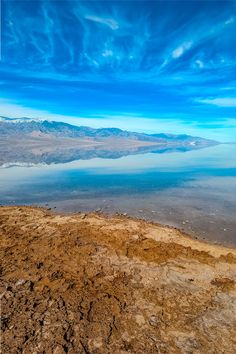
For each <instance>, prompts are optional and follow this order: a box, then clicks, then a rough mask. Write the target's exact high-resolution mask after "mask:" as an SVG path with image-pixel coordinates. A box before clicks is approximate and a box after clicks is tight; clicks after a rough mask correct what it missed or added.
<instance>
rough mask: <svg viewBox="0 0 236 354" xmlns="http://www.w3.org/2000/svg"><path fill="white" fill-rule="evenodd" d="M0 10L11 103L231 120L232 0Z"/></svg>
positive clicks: (11, 5)
mask: <svg viewBox="0 0 236 354" xmlns="http://www.w3.org/2000/svg"><path fill="white" fill-rule="evenodd" d="M3 14H4V17H3V24H2V37H3V38H2V61H1V63H0V73H1V80H2V81H1V83H0V88H1V92H2V97H3V98H5V99H8V100H10V101H12V102H18V103H19V105H20V106H27V107H32V109H36V110H37V109H40V110H42V108H43V106H45V107H46V108H47V109H46V111H47V110H48V111H50V112H52V111H54V113H55V114H58V113H59V112H63V114H64V115H65V116H67V114H66V111H67V112H68V113H70V114H71V115H73V116H76V115H78V116H80V113H81V112H85V111H86V110H87V111H90V113H94V112H97V113H98V112H99V113H106V112H107V111H109V112H112V111H113V112H116V111H129V112H131V113H132V112H140V113H142V114H143V115H150V116H162V117H163V116H166V117H169V116H171V117H174V116H175V117H180V116H182V117H189V119H190V120H195V119H197V120H198V119H200V118H199V117H204V118H202V119H212V118H216V117H218V116H219V115H222V110H223V114H224V116H225V117H229V118H235V113H234V109H235V98H236V89H235V88H236V83H235V79H234V77H235V72H236V60H235V58H236V39H235V36H234V33H235V31H236V21H235V18H236V17H235V14H236V3H235V2H233V1H224V2H220V1H219V2H218V1H217V2H214V4H213V3H212V2H211V1H201V2H197V3H196V2H192V1H189V2H186V1H178V2H175V1H172V2H163V1H160V2H159V1H150V2H149V1H138V2H134V1H130V2H112V1H109V2H106V1H101V2H99V1H96V2H94V1H66V0H65V1H64V0H61V1H44V0H39V1H35V2H34V8H32V6H30V2H29V1H26V0H22V1H16V0H12V1H3ZM219 108H220V110H219Z"/></svg>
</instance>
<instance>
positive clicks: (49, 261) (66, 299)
mask: <svg viewBox="0 0 236 354" xmlns="http://www.w3.org/2000/svg"><path fill="white" fill-rule="evenodd" d="M0 236H1V247H0V248H1V259H2V263H1V304H2V323H1V325H2V331H1V344H2V348H1V350H2V353H11V354H15V353H27V354H28V353H29V354H34V353H35V354H36V353H37V354H39V353H46V354H48V353H49V354H50V353H53V354H60V353H71V354H72V353H94V354H95V353H177V354H178V353H204V354H205V353H227V354H230V353H235V352H236V287H235V280H236V251H235V250H233V249H227V248H224V247H220V246H216V245H207V244H204V243H201V242H199V241H195V240H192V239H190V238H188V237H187V236H185V235H183V234H181V232H179V231H178V230H175V229H170V228H167V227H162V226H160V225H154V224H151V223H146V222H144V221H139V220H134V219H131V218H127V217H121V216H114V217H105V216H102V215H98V214H88V215H85V214H77V215H70V216H68V215H67V216H65V215H55V214H52V213H51V212H50V211H47V210H43V209H37V208H31V207H1V208H0Z"/></svg>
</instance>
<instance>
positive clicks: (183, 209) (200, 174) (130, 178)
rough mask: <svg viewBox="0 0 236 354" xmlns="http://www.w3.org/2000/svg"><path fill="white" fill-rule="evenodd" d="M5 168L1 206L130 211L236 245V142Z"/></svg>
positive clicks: (1, 174)
mask: <svg viewBox="0 0 236 354" xmlns="http://www.w3.org/2000/svg"><path fill="white" fill-rule="evenodd" d="M56 162H57V161H55V163H51V164H49V165H46V164H41V165H17V163H16V164H15V165H6V164H5V165H4V166H2V167H1V168H0V203H1V204H8V205H19V204H26V205H29V204H30V205H31V204H33V205H40V206H45V205H46V204H47V207H51V208H55V211H63V212H75V211H89V210H97V209H99V210H101V211H103V212H105V213H114V212H119V213H127V214H129V215H131V216H135V217H139V218H145V219H149V220H152V221H155V222H160V223H163V224H168V225H171V226H175V227H178V228H181V229H183V230H184V231H186V232H187V233H189V234H191V235H192V236H194V237H198V238H200V239H206V240H209V241H212V242H215V241H216V242H220V243H223V244H226V245H235V244H236V144H221V145H216V146H213V147H209V148H205V149H201V150H194V151H187V152H172V153H146V154H137V155H129V156H126V157H121V158H117V159H111V158H110V159H105V158H104V159H102V158H93V159H89V160H75V161H73V162H69V163H64V164H62V163H56Z"/></svg>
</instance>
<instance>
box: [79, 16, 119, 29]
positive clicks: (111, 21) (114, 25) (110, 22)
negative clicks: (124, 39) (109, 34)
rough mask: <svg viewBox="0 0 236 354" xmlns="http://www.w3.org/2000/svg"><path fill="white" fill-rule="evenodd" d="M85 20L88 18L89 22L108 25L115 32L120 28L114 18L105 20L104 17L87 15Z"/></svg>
mask: <svg viewBox="0 0 236 354" xmlns="http://www.w3.org/2000/svg"><path fill="white" fill-rule="evenodd" d="M84 18H86V19H87V20H90V21H93V22H97V23H101V24H103V25H106V26H108V27H110V28H111V29H112V30H113V31H114V30H117V29H118V28H119V24H118V22H117V21H116V20H114V19H113V18H104V17H99V16H93V15H85V16H84Z"/></svg>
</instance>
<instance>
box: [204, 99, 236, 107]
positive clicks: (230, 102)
mask: <svg viewBox="0 0 236 354" xmlns="http://www.w3.org/2000/svg"><path fill="white" fill-rule="evenodd" d="M197 102H200V103H205V104H211V105H214V106H218V107H236V98H235V97H223V98H219V97H218V98H209V99H197Z"/></svg>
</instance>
